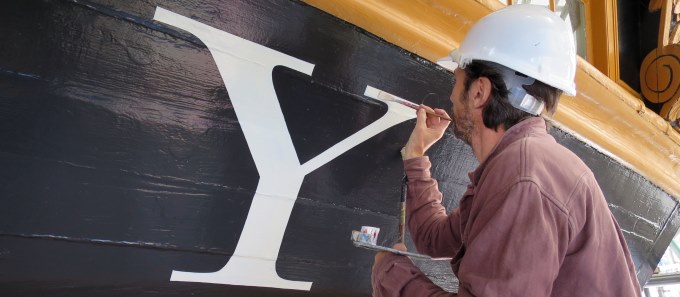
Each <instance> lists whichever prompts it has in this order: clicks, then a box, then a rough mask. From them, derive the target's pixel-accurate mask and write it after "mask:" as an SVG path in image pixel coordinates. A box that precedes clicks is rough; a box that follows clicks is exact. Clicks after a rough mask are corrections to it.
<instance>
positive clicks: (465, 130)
mask: <svg viewBox="0 0 680 297" xmlns="http://www.w3.org/2000/svg"><path fill="white" fill-rule="evenodd" d="M454 77H455V80H456V81H455V84H454V85H453V90H452V91H451V97H450V99H451V103H453V107H452V108H451V109H452V110H451V114H452V115H453V134H454V135H456V137H458V139H460V140H462V141H463V142H465V143H467V144H468V145H470V144H471V140H472V130H473V128H474V123H473V122H472V114H471V112H470V100H469V98H468V94H467V91H466V90H465V80H466V79H467V78H466V77H465V71H463V70H462V69H460V68H458V69H456V70H455V71H454Z"/></svg>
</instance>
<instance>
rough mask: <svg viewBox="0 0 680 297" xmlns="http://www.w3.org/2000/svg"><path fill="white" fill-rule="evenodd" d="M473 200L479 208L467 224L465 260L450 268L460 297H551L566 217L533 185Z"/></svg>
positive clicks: (522, 183)
mask: <svg viewBox="0 0 680 297" xmlns="http://www.w3.org/2000/svg"><path fill="white" fill-rule="evenodd" d="M494 190H499V189H494ZM487 193H489V194H487ZM483 195H485V196H483ZM475 199H479V200H478V201H483V202H482V203H483V204H481V205H478V206H476V212H475V216H474V219H473V218H471V219H470V221H469V222H468V225H469V228H468V230H469V231H468V236H467V238H468V239H467V241H466V245H465V246H466V251H465V255H464V256H463V257H462V258H461V259H460V260H459V262H457V263H454V265H458V268H459V269H458V279H459V281H460V285H459V289H458V294H459V295H460V296H484V297H500V296H503V297H512V296H550V293H551V290H552V284H553V282H554V280H555V278H556V277H557V274H558V272H559V269H560V263H561V262H562V261H563V260H564V255H565V253H566V249H567V245H568V236H569V235H568V234H569V226H568V214H567V212H566V211H565V210H564V209H563V208H560V207H558V206H557V205H556V204H555V203H554V202H552V200H551V199H550V198H549V197H545V196H543V195H542V193H541V190H540V188H539V187H538V186H537V185H536V184H535V183H533V182H532V181H531V180H519V181H517V182H515V183H511V185H510V186H508V187H506V188H505V189H500V191H495V192H493V193H492V192H487V191H484V192H479V193H477V195H475Z"/></svg>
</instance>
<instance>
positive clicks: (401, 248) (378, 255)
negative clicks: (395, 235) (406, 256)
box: [373, 242, 406, 269]
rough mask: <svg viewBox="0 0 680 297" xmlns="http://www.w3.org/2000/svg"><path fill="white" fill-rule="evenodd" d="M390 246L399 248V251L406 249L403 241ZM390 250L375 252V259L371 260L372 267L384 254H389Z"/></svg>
mask: <svg viewBox="0 0 680 297" xmlns="http://www.w3.org/2000/svg"><path fill="white" fill-rule="evenodd" d="M392 248H394V249H397V250H400V251H404V252H405V251H406V245H404V244H403V243H401V242H400V243H397V244H395V245H394V246H393V247H392ZM389 253H390V252H378V253H377V254H375V261H374V262H373V269H375V267H376V266H377V265H378V262H380V261H382V259H383V258H384V257H385V255H387V254H389Z"/></svg>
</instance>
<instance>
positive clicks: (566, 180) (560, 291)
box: [372, 5, 641, 297]
mask: <svg viewBox="0 0 680 297" xmlns="http://www.w3.org/2000/svg"><path fill="white" fill-rule="evenodd" d="M574 49H575V48H574V41H573V37H572V36H571V30H570V28H569V27H568V26H567V25H566V24H565V23H564V22H563V21H562V20H561V19H559V17H557V16H556V15H555V14H554V13H552V12H551V11H549V10H547V9H544V8H541V7H537V6H531V5H512V6H509V7H507V8H504V9H501V10H499V11H496V12H494V13H492V14H490V15H489V16H487V17H485V18H483V19H481V20H480V21H479V22H478V23H477V24H475V25H474V26H473V27H472V28H471V30H470V32H469V33H468V35H467V36H466V38H465V40H464V41H463V43H462V44H461V47H460V48H459V49H458V50H457V51H454V52H452V54H451V57H450V58H449V59H447V61H445V62H448V63H450V64H449V65H452V66H453V67H456V66H457V67H456V68H455V70H454V77H455V84H454V87H453V91H452V93H451V101H452V103H453V122H454V127H453V128H454V133H455V135H456V136H457V137H458V138H460V139H461V140H463V141H464V142H466V143H467V144H468V145H470V146H471V147H472V150H473V152H474V154H475V157H476V158H477V159H478V160H479V166H478V167H477V169H476V170H475V171H473V172H472V173H470V175H469V176H470V184H469V185H468V189H467V191H466V192H465V194H464V195H463V198H462V199H461V200H460V205H459V207H458V208H457V209H455V210H454V211H453V212H452V213H450V214H448V215H447V214H446V213H445V209H444V207H443V206H442V205H441V199H442V194H441V193H440V192H439V190H438V188H437V182H436V180H434V179H432V177H431V176H430V166H431V164H430V161H429V159H428V157H426V156H424V153H425V151H426V150H427V149H428V148H429V147H430V146H431V145H432V144H433V143H434V142H436V141H437V140H439V139H440V138H441V137H442V135H443V134H444V131H445V130H446V128H447V126H448V125H449V121H446V120H442V119H440V118H438V117H434V116H427V114H426V113H425V111H426V110H428V111H433V112H435V113H438V114H441V115H445V114H446V112H445V111H444V110H441V109H435V110H431V109H430V108H429V107H426V106H422V107H421V108H420V109H419V110H418V112H417V122H416V127H415V129H414V130H413V133H412V134H411V136H410V138H409V140H408V142H407V143H406V145H405V146H404V150H403V151H402V155H403V158H404V169H405V172H406V175H407V178H408V196H407V213H408V218H409V229H410V231H411V234H412V237H413V240H414V242H415V244H416V247H417V249H418V251H420V252H421V253H425V254H428V255H431V256H433V257H451V258H452V260H451V265H452V268H453V272H454V273H455V274H456V276H457V277H458V279H459V288H458V292H457V294H455V293H448V292H445V291H443V290H442V289H441V288H439V287H438V286H436V285H435V284H433V283H432V281H430V280H429V279H428V278H427V277H426V276H425V275H424V274H423V273H422V272H421V271H420V270H419V269H418V268H417V267H416V266H415V265H413V263H412V262H411V261H410V259H408V258H407V257H404V256H399V255H396V254H391V253H387V252H381V253H379V254H377V255H376V260H375V264H374V266H373V276H372V283H373V295H374V296H484V297H491V296H612V297H614V296H616V297H621V296H640V294H641V292H640V287H639V284H638V281H637V278H636V275H635V269H634V267H633V262H632V260H631V256H630V252H629V251H628V247H627V246H626V242H625V239H624V237H623V234H622V233H621V230H620V228H619V226H618V224H617V223H616V220H615V219H614V217H613V216H612V214H611V212H610V211H609V209H608V207H607V202H606V201H605V198H604V196H603V194H602V192H601V190H600V188H599V185H598V184H597V182H596V180H595V178H594V176H593V174H592V172H591V171H590V170H589V169H588V167H587V166H586V165H585V164H584V163H583V162H582V161H581V160H580V159H579V158H578V157H577V156H576V155H574V154H573V153H572V152H570V151H569V150H568V149H566V148H564V147H562V146H561V145H559V144H558V143H556V142H555V140H554V138H553V137H552V136H550V134H548V133H547V127H546V122H545V120H544V119H543V118H542V117H541V116H540V115H541V114H542V113H543V112H545V113H549V114H552V113H553V112H554V111H555V108H556V107H557V103H558V100H559V96H560V95H561V93H562V92H563V91H564V92H565V93H567V94H568V95H572V96H573V95H575V88H574V75H575V71H576V61H575V54H574V52H575V50H574ZM395 248H398V249H402V250H405V246H404V245H403V244H397V245H395Z"/></svg>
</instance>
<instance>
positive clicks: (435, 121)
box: [402, 105, 451, 160]
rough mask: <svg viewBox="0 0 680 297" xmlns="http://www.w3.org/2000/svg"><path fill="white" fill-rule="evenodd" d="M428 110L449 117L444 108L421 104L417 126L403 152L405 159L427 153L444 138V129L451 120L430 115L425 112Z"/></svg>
mask: <svg viewBox="0 0 680 297" xmlns="http://www.w3.org/2000/svg"><path fill="white" fill-rule="evenodd" d="M426 110H427V111H430V112H434V113H436V114H440V115H443V116H446V117H448V115H447V114H446V111H444V110H443V109H439V108H437V109H434V110H433V109H432V108H430V107H428V106H426V105H420V108H419V109H418V112H417V113H416V114H417V120H416V127H415V128H414V129H413V132H411V137H409V139H408V142H407V143H406V145H405V146H404V150H403V154H402V158H403V159H404V160H408V159H412V158H416V157H422V156H423V155H425V151H427V149H429V148H430V146H432V145H433V144H434V143H435V142H437V140H439V139H440V138H442V136H443V135H444V131H446V128H447V127H448V126H449V124H450V123H451V121H447V120H444V119H441V118H439V117H436V116H432V115H430V116H428V115H427V113H426V112H425V111H426Z"/></svg>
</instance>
